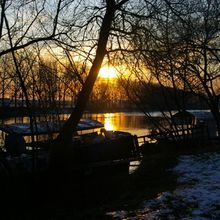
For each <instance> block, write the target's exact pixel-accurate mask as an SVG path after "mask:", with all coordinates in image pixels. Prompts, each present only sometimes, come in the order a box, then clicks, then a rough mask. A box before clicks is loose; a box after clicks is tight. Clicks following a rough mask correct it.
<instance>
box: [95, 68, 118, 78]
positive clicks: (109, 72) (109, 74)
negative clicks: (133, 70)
mask: <svg viewBox="0 0 220 220" xmlns="http://www.w3.org/2000/svg"><path fill="white" fill-rule="evenodd" d="M99 77H102V78H111V79H112V78H117V73H116V69H115V68H114V67H107V66H104V67H102V68H101V69H100V71H99Z"/></svg>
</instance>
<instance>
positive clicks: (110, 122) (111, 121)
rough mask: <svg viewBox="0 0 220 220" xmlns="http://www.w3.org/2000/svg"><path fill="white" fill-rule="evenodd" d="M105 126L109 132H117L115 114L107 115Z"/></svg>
mask: <svg viewBox="0 0 220 220" xmlns="http://www.w3.org/2000/svg"><path fill="white" fill-rule="evenodd" d="M104 126H105V129H106V130H107V131H112V130H117V127H116V124H115V122H114V114H113V113H106V114H105V116H104Z"/></svg>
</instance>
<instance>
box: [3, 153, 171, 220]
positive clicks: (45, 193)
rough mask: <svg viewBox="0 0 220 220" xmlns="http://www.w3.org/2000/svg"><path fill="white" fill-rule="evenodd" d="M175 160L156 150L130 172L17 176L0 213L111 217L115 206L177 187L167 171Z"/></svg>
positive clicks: (130, 205) (129, 206)
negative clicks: (22, 178) (33, 176)
mask: <svg viewBox="0 0 220 220" xmlns="http://www.w3.org/2000/svg"><path fill="white" fill-rule="evenodd" d="M173 164H175V157H174V155H172V156H171V155H162V154H157V155H149V156H146V157H145V158H144V159H143V161H142V163H141V165H140V166H139V168H138V170H137V171H136V172H134V173H133V174H130V175H125V174H123V175H122V174H121V173H115V174H110V173H105V174H103V175H97V176H90V177H76V176H75V177H74V178H67V179H64V178H62V179H54V180H51V179H49V178H48V175H47V174H45V175H44V176H41V177H40V178H35V179H32V180H30V179H25V180H24V181H23V180H19V179H14V180H11V182H10V187H11V188H13V190H12V191H11V192H10V194H9V195H8V197H6V198H5V199H6V201H4V205H3V206H1V207H2V208H3V210H4V212H2V214H1V216H4V217H5V218H3V219H47V220H49V219H54V220H55V219H62V220H65V219H94V220H95V219H111V218H112V217H111V216H109V215H107V213H109V212H111V211H113V210H121V209H126V210H133V209H134V208H135V207H138V206H139V205H140V203H141V202H142V201H143V200H145V199H150V198H152V197H153V196H155V195H157V194H158V193H159V192H163V191H164V190H167V189H170V188H175V177H174V176H172V175H171V174H170V173H169V172H167V171H166V169H167V168H168V167H170V166H173ZM8 186H9V185H8ZM13 193H14V194H13ZM6 196H7V195H6ZM10 210H14V211H13V212H12V211H10Z"/></svg>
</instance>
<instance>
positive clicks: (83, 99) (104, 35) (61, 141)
mask: <svg viewBox="0 0 220 220" xmlns="http://www.w3.org/2000/svg"><path fill="white" fill-rule="evenodd" d="M106 3H107V7H106V13H105V16H104V18H103V22H102V26H101V30H100V34H99V39H98V44H97V51H96V56H95V59H94V61H93V65H92V67H91V69H90V71H89V75H88V77H87V79H86V81H85V84H84V85H83V88H82V90H81V92H80V94H79V97H78V100H77V103H76V106H75V108H74V110H73V112H72V113H71V115H70V117H69V119H68V120H67V121H66V123H65V124H64V126H63V128H62V129H61V131H60V133H59V136H58V137H57V139H56V142H55V144H54V146H52V148H51V158H50V159H51V161H50V165H51V168H52V169H53V170H54V169H55V171H57V169H59V170H60V171H62V172H63V171H64V169H63V168H65V170H66V169H68V165H69V162H70V160H71V158H70V157H71V152H72V151H71V149H69V145H70V143H71V141H72V136H73V133H74V132H75V130H76V127H77V124H78V122H79V121H80V119H81V117H82V115H83V112H84V110H85V107H86V104H87V102H88V100H89V97H90V94H91V92H92V89H93V86H94V83H95V81H96V78H97V76H98V73H99V70H100V68H101V65H102V62H103V59H104V56H105V54H106V45H107V42H108V37H109V33H110V28H111V24H112V20H113V18H114V13H115V11H116V5H115V1H113V0H107V1H106ZM69 150H70V151H69ZM68 158H69V159H68Z"/></svg>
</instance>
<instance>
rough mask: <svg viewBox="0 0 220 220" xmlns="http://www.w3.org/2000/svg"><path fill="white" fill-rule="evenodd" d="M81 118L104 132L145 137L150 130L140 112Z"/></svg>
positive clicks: (13, 120) (15, 120)
mask: <svg viewBox="0 0 220 220" xmlns="http://www.w3.org/2000/svg"><path fill="white" fill-rule="evenodd" d="M68 116H69V115H68V114H65V115H62V116H61V118H62V119H67V118H68ZM83 118H90V119H94V120H97V121H99V122H102V123H103V124H104V127H105V129H106V130H120V131H126V132H130V133H131V134H134V135H137V136H142V135H147V134H148V133H149V130H150V128H151V127H150V125H149V123H148V122H147V120H146V117H145V116H144V114H143V113H140V112H132V113H131V112H129V113H121V112H120V113H98V114H91V113H86V114H84V116H83ZM45 119H46V118H44V117H42V116H41V117H38V118H37V121H39V120H45ZM26 122H29V118H28V117H16V118H7V119H3V120H1V123H2V124H12V123H26ZM3 142H4V140H3V136H2V135H1V134H0V144H1V145H2V144H3Z"/></svg>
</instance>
